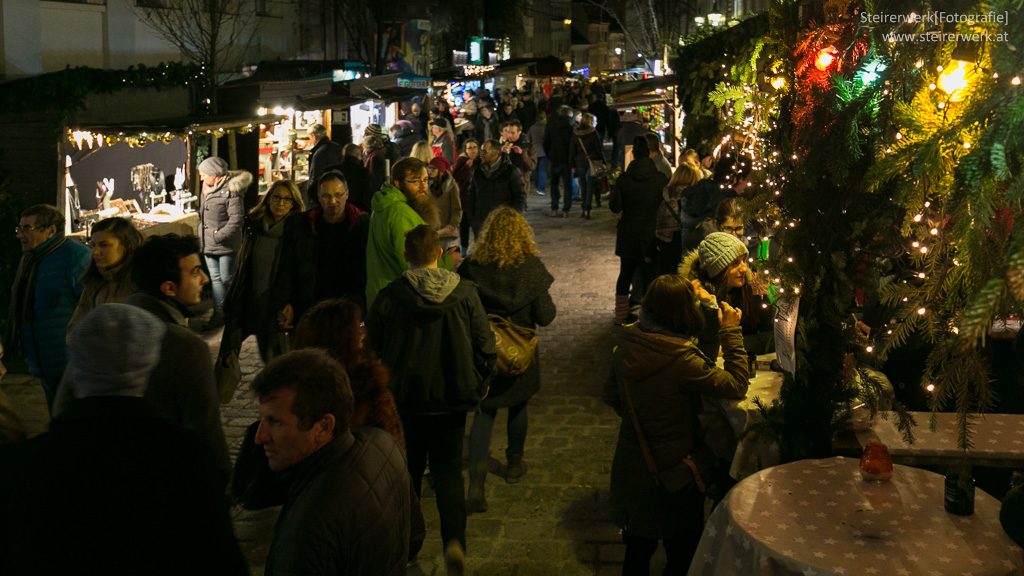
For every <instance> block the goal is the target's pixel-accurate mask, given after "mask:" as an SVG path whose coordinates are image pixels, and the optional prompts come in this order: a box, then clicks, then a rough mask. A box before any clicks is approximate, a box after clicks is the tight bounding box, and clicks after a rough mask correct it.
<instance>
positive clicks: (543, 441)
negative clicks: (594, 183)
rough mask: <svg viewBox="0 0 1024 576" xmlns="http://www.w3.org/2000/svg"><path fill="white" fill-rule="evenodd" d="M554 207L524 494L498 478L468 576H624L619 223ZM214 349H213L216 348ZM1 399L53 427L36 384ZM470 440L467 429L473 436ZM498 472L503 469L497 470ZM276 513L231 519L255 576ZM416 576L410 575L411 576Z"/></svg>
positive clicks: (436, 563)
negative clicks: (616, 387) (561, 213)
mask: <svg viewBox="0 0 1024 576" xmlns="http://www.w3.org/2000/svg"><path fill="white" fill-rule="evenodd" d="M547 202H548V199H547V198H542V197H539V196H532V197H531V198H530V203H531V209H530V210H529V211H528V218H529V220H530V222H531V223H532V224H533V226H534V228H535V230H536V234H537V241H538V244H539V245H540V249H541V257H542V258H543V260H544V262H545V263H546V264H547V266H548V268H549V269H550V270H551V272H552V274H553V275H554V276H555V279H556V281H555V284H554V286H553V288H552V297H553V298H554V300H555V303H556V305H557V306H558V317H557V319H556V320H555V322H554V323H553V324H552V325H551V326H549V327H547V328H544V329H542V330H541V334H540V338H541V348H540V349H541V355H542V388H541V391H540V393H539V394H538V395H537V396H536V397H535V398H534V400H533V401H532V402H531V403H530V432H529V436H528V439H527V444H526V453H525V458H524V459H525V462H526V464H527V466H528V470H527V474H526V476H525V477H524V478H523V480H522V481H521V482H520V483H519V484H506V483H505V482H504V480H503V479H502V478H501V477H499V476H497V475H494V474H492V475H490V476H489V477H488V482H487V498H488V504H489V506H490V510H489V511H488V512H487V513H484V514H477V515H472V516H470V518H469V527H468V546H469V551H468V554H467V562H468V565H469V573H471V574H488V575H503V574H508V575H526V574H543V575H550V574H560V575H573V574H580V575H582V574H588V575H594V574H598V575H604V574H618V573H619V571H620V570H621V560H622V554H623V548H622V545H621V544H620V543H619V542H620V540H619V536H618V530H617V529H616V528H615V527H614V526H613V525H612V524H611V523H610V522H608V520H607V518H608V478H609V472H610V469H611V459H612V452H613V450H614V446H615V436H616V433H617V429H618V419H617V418H616V416H615V415H614V413H613V412H612V411H611V410H610V409H609V408H607V407H605V406H604V405H603V404H602V403H601V400H600V390H601V384H602V382H603V380H604V379H605V378H606V377H607V375H608V370H609V364H610V362H609V356H610V354H609V353H610V351H611V346H612V335H613V326H612V321H611V311H612V304H613V299H614V296H613V292H614V288H613V287H614V279H615V275H616V274H617V272H618V259H617V258H615V256H614V255H613V246H614V226H615V224H614V222H615V218H614V217H613V216H612V215H611V214H609V213H608V210H607V209H606V208H604V209H600V210H595V211H594V212H593V216H594V219H593V220H589V221H587V220H583V219H581V218H579V216H578V208H577V210H576V214H575V217H574V218H570V219H562V218H548V217H546V216H545V215H544V214H545V213H546V210H545V209H544V208H545V207H546V205H547ZM210 343H211V346H212V345H214V344H216V338H211V339H210ZM242 364H243V371H244V373H245V375H244V376H245V381H246V382H248V381H249V380H251V378H252V376H253V374H254V373H255V372H256V371H257V370H258V369H259V360H258V355H257V353H256V350H255V344H254V341H252V340H250V341H248V342H247V343H246V345H245V347H244V348H243V355H242ZM3 390H4V392H5V393H7V394H8V395H9V396H10V397H11V400H12V401H13V403H14V405H15V407H16V408H17V409H18V410H19V412H20V413H21V414H23V415H24V416H25V418H26V419H27V421H28V424H29V426H30V428H31V429H32V432H33V433H38V432H39V431H41V430H42V429H44V428H45V426H46V409H45V404H44V401H43V395H42V392H41V389H40V387H39V385H38V384H36V383H32V382H27V381H26V380H25V379H24V378H16V377H14V378H9V379H8V380H5V381H4V383H3ZM222 415H223V420H224V425H225V432H226V433H227V436H228V442H229V445H231V446H232V448H233V449H237V447H238V445H239V443H240V442H241V437H242V433H243V431H244V429H245V427H246V426H247V425H248V424H249V423H251V422H252V421H254V419H255V415H256V404H255V402H254V401H253V400H252V399H251V398H250V397H249V395H248V393H247V392H246V390H245V388H244V386H243V387H241V388H240V389H239V391H238V392H237V393H236V395H235V398H234V399H233V400H232V401H231V403H230V404H228V405H227V406H224V407H223V413H222ZM504 416H505V412H504V411H502V412H500V413H499V421H498V422H497V424H496V426H495V433H494V439H493V441H492V450H491V454H492V459H494V460H500V461H502V464H503V461H504V449H505V435H504V429H505V428H504V426H505V421H504ZM467 430H468V427H467ZM492 464H496V462H492ZM423 510H424V514H425V515H426V518H427V541H426V544H425V546H424V549H423V552H422V553H421V555H420V569H421V570H422V572H423V573H425V574H443V573H444V570H443V568H442V567H441V566H440V563H441V542H440V537H439V530H438V522H437V508H436V505H435V502H434V499H433V496H432V495H430V494H425V498H424V502H423ZM276 516H277V509H271V510H266V511H261V512H247V511H244V510H237V511H235V512H234V517H235V526H236V534H237V536H238V538H239V540H240V541H241V543H242V546H243V549H244V551H245V553H246V555H247V556H248V558H249V562H250V565H251V567H252V571H253V573H254V574H262V572H263V561H264V559H265V557H266V553H267V548H268V546H269V544H270V540H271V536H272V534H273V524H274V520H275V518H276ZM411 573H413V572H411Z"/></svg>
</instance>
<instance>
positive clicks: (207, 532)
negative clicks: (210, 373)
mask: <svg viewBox="0 0 1024 576" xmlns="http://www.w3.org/2000/svg"><path fill="white" fill-rule="evenodd" d="M194 256H195V262H196V264H197V265H198V260H199V257H198V254H194ZM200 273H201V271H200ZM166 331H167V326H166V325H165V323H163V322H161V321H160V320H158V319H157V318H155V317H154V316H153V315H151V314H148V313H146V312H145V311H143V310H140V309H138V308H136V307H134V306H129V305H125V304H103V305H101V306H98V307H97V308H96V309H94V310H93V311H91V312H90V313H89V314H87V315H86V316H85V317H83V318H82V320H81V321H80V322H79V323H78V324H77V325H76V326H75V328H74V330H73V331H72V333H71V335H70V337H69V344H68V360H69V362H68V374H69V378H68V382H69V383H70V384H69V385H70V386H72V387H73V388H74V393H75V395H76V396H78V397H79V398H80V400H78V401H76V403H75V405H74V406H73V407H71V408H70V409H69V410H68V411H67V412H65V413H63V414H61V415H59V416H58V417H57V418H55V419H54V420H53V422H52V424H51V425H50V430H49V431H48V432H44V433H42V434H40V435H39V436H36V437H35V438H32V439H31V440H28V441H27V442H22V443H19V444H11V445H7V446H0V469H2V470H3V473H2V474H0V574H6V575H11V576H14V575H21V574H35V575H51V574H53V575H56V574H111V575H119V576H120V575H124V576H127V575H130V574H132V575H133V574H160V575H168V576H170V575H171V574H208V575H211V576H212V575H215V574H217V575H232V576H233V575H242V574H247V573H248V570H247V569H246V566H245V559H244V558H243V556H242V552H241V550H239V548H238V544H237V542H235V539H234V536H233V534H232V531H231V519H230V518H229V516H228V503H227V500H226V498H225V497H224V483H223V478H222V477H221V475H220V473H219V471H218V470H217V466H216V464H215V462H214V459H213V457H212V455H211V454H210V450H209V448H208V447H207V446H206V443H205V442H203V441H202V439H200V438H199V437H197V436H196V435H195V434H193V433H192V432H190V431H187V430H184V429H183V428H181V427H180V426H178V425H177V424H174V423H172V422H168V421H167V420H166V419H165V418H162V417H160V416H159V415H158V414H157V412H156V410H154V407H153V406H152V405H151V404H150V403H149V402H147V401H146V400H144V399H143V395H144V394H145V393H146V388H147V381H148V380H149V378H150V371H151V370H152V369H153V368H154V366H156V365H157V362H158V361H159V360H160V356H161V351H162V349H163V347H162V345H161V340H162V339H163V338H165V333H166Z"/></svg>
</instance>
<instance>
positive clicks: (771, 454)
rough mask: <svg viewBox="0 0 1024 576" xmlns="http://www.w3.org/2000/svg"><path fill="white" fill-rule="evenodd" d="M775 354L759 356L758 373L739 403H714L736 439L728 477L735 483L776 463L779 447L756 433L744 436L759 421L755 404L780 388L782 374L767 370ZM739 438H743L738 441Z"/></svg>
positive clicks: (768, 400) (773, 396)
mask: <svg viewBox="0 0 1024 576" xmlns="http://www.w3.org/2000/svg"><path fill="white" fill-rule="evenodd" d="M773 358H774V355H763V356H758V358H757V364H758V370H757V373H756V374H755V375H754V377H753V378H751V380H750V386H749V388H747V395H746V397H745V398H743V399H742V400H717V402H718V403H719V405H720V406H721V408H722V410H723V412H724V414H725V417H726V418H727V419H728V420H729V425H730V426H731V427H732V431H733V433H734V434H735V436H736V438H737V439H739V441H738V442H737V445H736V453H735V455H734V456H733V458H732V467H731V468H730V469H729V475H730V476H732V477H733V478H735V479H737V480H742V479H743V478H746V477H747V476H749V475H751V474H753V473H754V472H757V471H758V470H763V469H764V468H768V467H769V466H774V465H776V464H778V463H779V447H778V444H776V443H775V442H774V441H772V440H767V439H765V438H763V437H761V436H759V435H757V434H748V435H746V436H743V433H744V432H745V431H746V430H748V429H749V428H751V427H752V426H754V425H755V424H756V423H757V422H759V421H760V420H761V414H760V412H759V411H758V409H757V406H755V405H754V399H755V398H759V399H760V400H761V402H762V403H763V404H764V405H765V406H771V403H772V400H775V399H777V398H778V397H779V391H780V390H781V388H782V373H781V372H772V371H770V370H768V365H769V364H770V362H771V360H772V359H773ZM741 436H742V438H741Z"/></svg>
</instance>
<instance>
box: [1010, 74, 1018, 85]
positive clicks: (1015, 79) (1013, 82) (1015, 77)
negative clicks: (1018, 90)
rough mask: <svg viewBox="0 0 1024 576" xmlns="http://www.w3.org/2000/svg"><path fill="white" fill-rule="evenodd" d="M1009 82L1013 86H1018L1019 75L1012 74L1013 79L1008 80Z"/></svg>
mask: <svg viewBox="0 0 1024 576" xmlns="http://www.w3.org/2000/svg"><path fill="white" fill-rule="evenodd" d="M1010 84H1013V85H1014V86H1020V76H1014V77H1013V80H1010Z"/></svg>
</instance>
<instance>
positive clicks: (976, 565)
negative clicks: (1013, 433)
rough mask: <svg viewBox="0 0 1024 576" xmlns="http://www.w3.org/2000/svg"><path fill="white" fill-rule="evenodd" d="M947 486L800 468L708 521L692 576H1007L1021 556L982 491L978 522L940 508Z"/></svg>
mask: <svg viewBox="0 0 1024 576" xmlns="http://www.w3.org/2000/svg"><path fill="white" fill-rule="evenodd" d="M943 486H944V478H943V477H942V476H940V475H938V474H935V473H933V472H929V471H927V470H921V469H917V468H909V467H906V466H900V465H896V466H895V470H894V472H893V477H892V480H890V481H888V482H865V481H863V480H861V478H860V472H859V462H857V461H856V460H852V459H849V458H842V457H837V458H829V459H825V460H802V461H799V462H793V463H789V464H784V465H781V466H776V467H774V468H769V469H766V470H762V471H760V472H758V473H757V474H754V475H752V476H750V477H748V478H746V479H744V480H743V481H742V482H740V483H739V484H737V485H736V486H735V487H733V489H732V490H731V491H730V492H729V495H728V496H727V497H726V499H725V500H724V501H723V502H722V504H721V505H719V507H718V508H717V509H716V510H715V511H714V513H712V515H711V518H710V519H709V520H708V523H707V525H706V526H705V529H704V534H703V536H702V538H701V541H700V545H699V547H698V548H697V553H696V555H695V556H694V559H693V563H692V564H691V565H690V571H689V574H690V576H729V575H737V576H738V575H744V576H748V575H757V576H768V575H800V576H823V575H840V576H847V575H848V576H862V575H868V576H872V575H879V576H883V575H884V576H888V575H895V576H948V575H956V576H961V575H972V576H1011V575H1017V576H1019V575H1021V574H1024V551H1022V550H1021V548H1020V547H1018V546H1017V545H1016V544H1014V543H1013V542H1012V541H1011V540H1010V539H1009V537H1007V536H1006V534H1005V533H1004V532H1003V530H1002V527H1001V526H1000V524H999V502H998V501H997V500H996V499H994V498H992V497H991V496H988V495H987V494H985V493H983V492H982V491H980V490H978V491H977V492H976V495H975V501H974V514H973V515H972V516H956V515H954V514H949V513H947V512H946V511H945V509H944V508H943Z"/></svg>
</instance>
